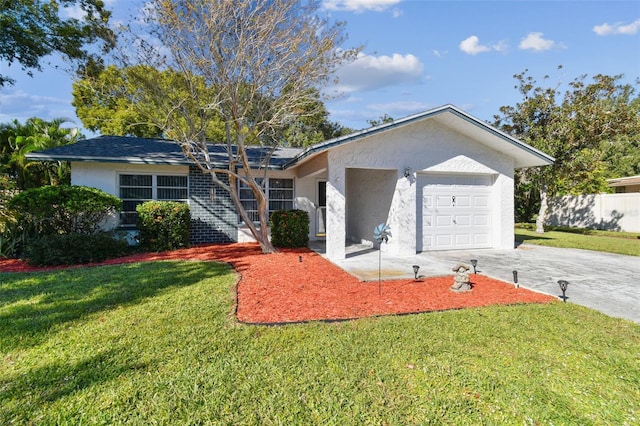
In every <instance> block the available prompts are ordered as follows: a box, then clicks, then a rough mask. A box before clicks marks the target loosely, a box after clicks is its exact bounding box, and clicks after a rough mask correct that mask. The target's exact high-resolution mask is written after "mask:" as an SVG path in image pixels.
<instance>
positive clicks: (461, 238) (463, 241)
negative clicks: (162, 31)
mask: <svg viewBox="0 0 640 426" xmlns="http://www.w3.org/2000/svg"><path fill="white" fill-rule="evenodd" d="M455 241H456V247H468V246H470V245H471V235H469V234H456V236H455Z"/></svg>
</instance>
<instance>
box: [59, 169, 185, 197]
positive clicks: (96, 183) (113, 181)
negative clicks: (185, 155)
mask: <svg viewBox="0 0 640 426" xmlns="http://www.w3.org/2000/svg"><path fill="white" fill-rule="evenodd" d="M119 173H149V174H175V175H188V174H189V167H188V166H169V165H147V164H125V163H95V162H72V163H71V184H72V185H84V186H90V187H92V188H98V189H100V190H102V191H104V192H107V193H109V194H112V195H115V196H116V197H118V196H119V194H118V174H119Z"/></svg>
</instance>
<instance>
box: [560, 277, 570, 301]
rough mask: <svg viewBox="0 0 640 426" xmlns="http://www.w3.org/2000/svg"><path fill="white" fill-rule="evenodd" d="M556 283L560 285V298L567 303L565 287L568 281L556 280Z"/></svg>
mask: <svg viewBox="0 0 640 426" xmlns="http://www.w3.org/2000/svg"><path fill="white" fill-rule="evenodd" d="M558 285H559V286H560V290H562V300H563V301H564V302H565V303H567V295H566V292H567V287H568V286H569V281H565V280H558Z"/></svg>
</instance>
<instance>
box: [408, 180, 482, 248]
mask: <svg viewBox="0 0 640 426" xmlns="http://www.w3.org/2000/svg"><path fill="white" fill-rule="evenodd" d="M420 179H421V180H420V184H421V186H422V202H419V203H418V205H419V206H420V207H421V212H420V214H422V228H421V230H422V249H423V250H454V249H467V248H488V247H490V246H491V215H492V206H491V191H492V187H491V182H492V178H491V177H490V176H447V175H438V176H424V175H423V176H422V177H421V178H420Z"/></svg>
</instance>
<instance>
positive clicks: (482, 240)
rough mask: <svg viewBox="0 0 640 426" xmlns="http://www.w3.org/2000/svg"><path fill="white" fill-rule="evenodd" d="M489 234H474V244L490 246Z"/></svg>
mask: <svg viewBox="0 0 640 426" xmlns="http://www.w3.org/2000/svg"><path fill="white" fill-rule="evenodd" d="M489 241H490V240H489V234H474V235H473V243H474V244H475V245H486V244H489Z"/></svg>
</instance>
